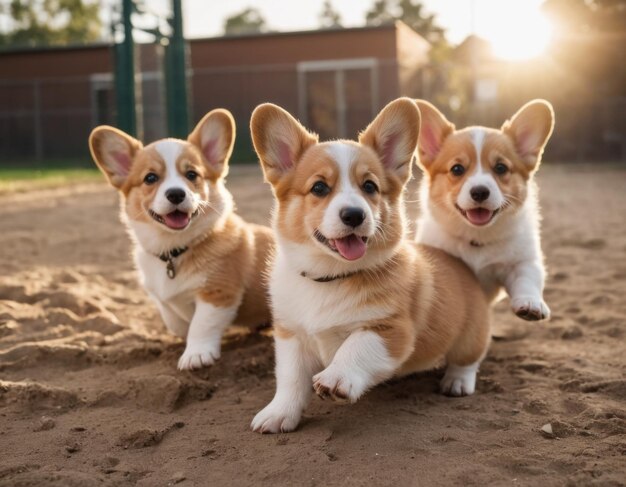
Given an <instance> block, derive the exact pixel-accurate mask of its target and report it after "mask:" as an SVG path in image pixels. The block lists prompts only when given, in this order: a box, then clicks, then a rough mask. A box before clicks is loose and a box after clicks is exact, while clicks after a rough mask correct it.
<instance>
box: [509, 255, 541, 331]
mask: <svg viewBox="0 0 626 487" xmlns="http://www.w3.org/2000/svg"><path fill="white" fill-rule="evenodd" d="M544 274H545V273H544V270H543V266H542V265H541V264H540V263H537V262H521V263H519V264H517V266H515V268H514V269H513V270H512V271H511V272H510V273H509V275H508V276H507V279H506V283H505V286H506V290H507V292H508V293H509V296H511V308H512V309H513V312H514V313H515V314H516V315H517V316H519V317H520V318H523V319H525V320H529V321H537V320H543V319H546V318H549V317H550V308H548V305H547V304H546V303H545V302H544V301H543V286H544V279H545V275H544Z"/></svg>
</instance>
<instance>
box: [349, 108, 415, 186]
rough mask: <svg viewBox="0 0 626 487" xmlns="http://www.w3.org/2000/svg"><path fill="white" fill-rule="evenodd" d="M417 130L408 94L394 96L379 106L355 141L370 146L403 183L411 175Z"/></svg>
mask: <svg viewBox="0 0 626 487" xmlns="http://www.w3.org/2000/svg"><path fill="white" fill-rule="evenodd" d="M419 131H420V112H419V110H418V109H417V105H415V103H414V102H413V100H411V99H409V98H398V99H397V100H395V101H392V102H391V103H389V104H388V105H387V106H386V107H385V108H383V109H382V110H381V112H380V113H379V114H378V115H377V116H376V118H375V119H374V121H373V122H372V123H370V124H369V126H368V127H367V128H366V129H365V131H364V132H363V133H362V134H361V135H360V136H359V142H360V143H361V144H363V145H366V146H369V147H370V148H372V149H373V150H374V152H376V153H377V154H378V157H380V160H381V161H382V163H383V165H384V166H385V169H386V170H387V171H388V172H390V173H392V174H394V175H395V176H396V177H397V178H398V179H399V180H400V182H401V183H402V184H404V183H405V182H406V181H408V179H409V177H410V176H411V163H412V161H413V155H414V153H415V149H416V148H417V139H418V135H419Z"/></svg>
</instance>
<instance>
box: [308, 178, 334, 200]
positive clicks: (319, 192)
mask: <svg viewBox="0 0 626 487" xmlns="http://www.w3.org/2000/svg"><path fill="white" fill-rule="evenodd" d="M311 193H313V194H314V195H315V196H318V197H320V198H323V197H324V196H326V195H327V194H328V193H330V187H329V186H328V184H326V183H325V182H324V181H317V182H316V183H315V184H314V185H313V187H312V188H311Z"/></svg>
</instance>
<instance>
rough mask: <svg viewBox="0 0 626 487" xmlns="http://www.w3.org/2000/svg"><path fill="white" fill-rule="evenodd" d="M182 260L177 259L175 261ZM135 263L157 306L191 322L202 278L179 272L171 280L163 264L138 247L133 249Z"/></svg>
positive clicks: (142, 281)
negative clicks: (166, 308) (168, 309)
mask: <svg viewBox="0 0 626 487" xmlns="http://www.w3.org/2000/svg"><path fill="white" fill-rule="evenodd" d="M182 258H184V257H183V256H181V257H178V258H177V260H180V259H182ZM135 262H136V264H137V269H138V270H139V275H140V279H141V283H142V284H143V286H144V288H145V289H146V291H147V292H148V294H150V296H151V297H152V298H153V299H154V300H155V301H157V304H159V305H160V306H162V307H168V308H171V310H172V311H173V312H175V313H176V315H178V316H179V317H180V318H182V319H183V320H185V321H187V322H189V321H191V318H192V316H193V313H194V310H195V304H194V298H195V293H196V291H197V290H198V288H199V287H200V286H202V284H203V278H202V276H201V275H188V274H185V273H184V272H180V271H179V272H178V273H177V274H176V277H175V278H174V279H171V278H169V277H168V275H167V271H166V264H165V262H163V261H162V260H161V259H159V258H158V257H156V256H154V255H152V254H149V253H147V252H146V251H144V250H143V249H141V248H140V247H137V248H136V249H135ZM175 264H176V262H175Z"/></svg>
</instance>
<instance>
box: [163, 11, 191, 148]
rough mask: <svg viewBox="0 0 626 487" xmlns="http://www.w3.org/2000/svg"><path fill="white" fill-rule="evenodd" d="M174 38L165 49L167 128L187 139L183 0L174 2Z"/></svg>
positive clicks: (172, 20)
mask: <svg viewBox="0 0 626 487" xmlns="http://www.w3.org/2000/svg"><path fill="white" fill-rule="evenodd" d="M171 26H172V37H171V38H170V40H169V44H168V45H167V46H166V48H165V83H166V87H165V93H166V98H167V127H168V131H169V134H170V136H172V137H179V138H185V137H187V135H188V134H189V110H188V107H187V51H186V45H185V37H184V35H183V10H182V6H181V0H172V19H171Z"/></svg>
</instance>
